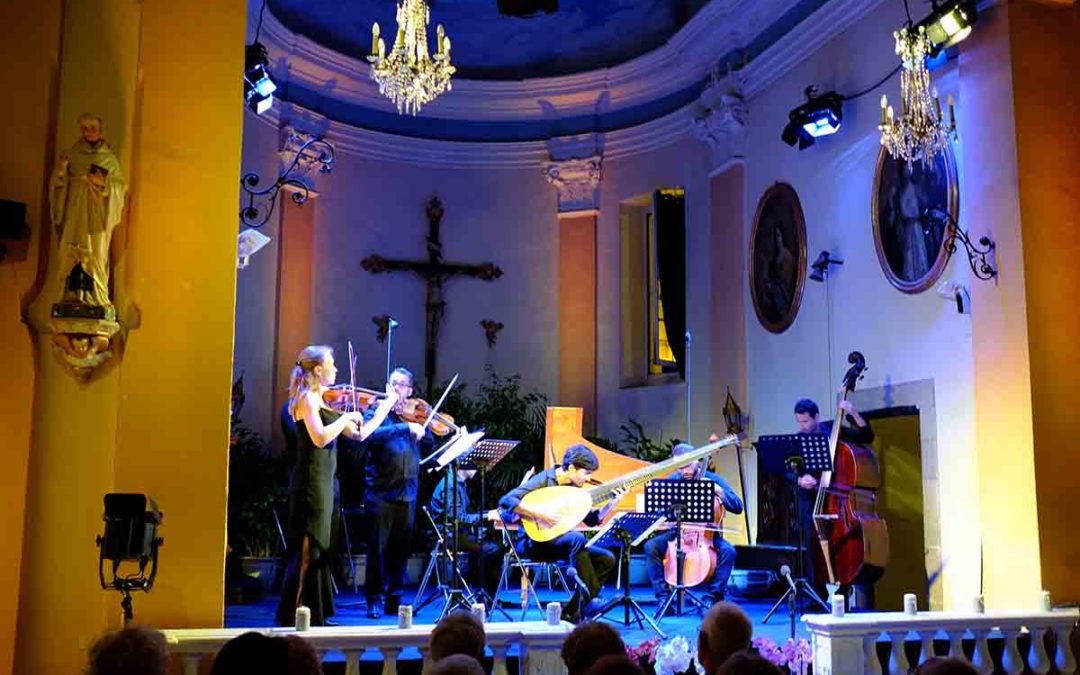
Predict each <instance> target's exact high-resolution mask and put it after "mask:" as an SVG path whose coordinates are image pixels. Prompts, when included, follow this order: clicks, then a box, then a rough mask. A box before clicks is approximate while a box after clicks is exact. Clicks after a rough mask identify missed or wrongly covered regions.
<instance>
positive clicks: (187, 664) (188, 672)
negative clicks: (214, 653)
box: [182, 654, 206, 675]
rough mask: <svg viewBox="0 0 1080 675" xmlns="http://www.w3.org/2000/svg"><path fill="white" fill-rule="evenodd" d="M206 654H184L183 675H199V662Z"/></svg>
mask: <svg viewBox="0 0 1080 675" xmlns="http://www.w3.org/2000/svg"><path fill="white" fill-rule="evenodd" d="M204 656H206V654H184V656H183V659H182V661H183V662H184V675H199V661H201V660H202V657H204Z"/></svg>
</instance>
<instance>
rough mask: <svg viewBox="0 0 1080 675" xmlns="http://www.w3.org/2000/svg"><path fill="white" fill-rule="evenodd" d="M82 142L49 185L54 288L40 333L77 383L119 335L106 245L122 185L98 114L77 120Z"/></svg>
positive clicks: (119, 212) (65, 156)
mask: <svg viewBox="0 0 1080 675" xmlns="http://www.w3.org/2000/svg"><path fill="white" fill-rule="evenodd" d="M78 123H79V132H80V136H81V137H80V138H79V140H78V141H76V142H75V144H74V145H72V146H71V147H70V148H69V149H68V150H66V151H64V152H62V153H61V154H60V157H59V158H58V160H57V163H56V168H55V169H54V171H53V174H52V178H51V179H50V181H49V208H50V214H51V220H52V225H53V227H54V229H55V234H56V241H57V245H56V247H55V248H54V249H53V251H52V254H53V256H54V261H53V264H52V265H50V267H51V268H52V270H54V272H53V274H55V275H56V277H55V278H54V279H52V280H51V281H52V284H51V285H50V286H48V287H47V288H53V289H57V295H56V296H55V302H54V303H53V305H52V309H51V312H50V320H49V322H48V325H47V328H46V330H47V331H48V332H51V333H52V335H53V339H52V343H53V348H54V351H55V352H56V354H57V355H58V356H59V357H60V359H61V361H63V363H64V364H65V365H66V366H67V367H68V369H69V370H70V371H71V372H72V374H74V375H75V377H77V378H78V379H80V380H85V379H87V378H88V377H89V376H90V375H91V374H92V373H93V372H94V370H96V369H97V368H98V366H100V365H102V364H103V363H105V362H106V361H108V360H109V358H111V357H112V355H113V351H112V347H113V346H114V345H113V338H114V336H116V335H117V333H118V332H119V331H120V323H119V322H118V320H117V312H116V308H115V307H114V306H113V302H112V297H111V295H110V282H109V277H110V273H111V269H112V265H111V260H110V255H109V251H110V245H111V242H112V235H113V231H114V230H115V229H116V227H117V225H119V224H120V221H121V219H122V217H123V212H124V201H125V198H126V196H127V184H126V183H125V182H124V174H123V171H122V170H121V168H120V162H119V161H118V160H117V158H116V155H115V154H114V153H113V151H112V148H110V147H109V144H108V142H106V140H105V137H104V136H103V134H102V126H103V125H102V120H101V117H99V116H98V115H94V114H90V113H85V114H83V115H81V116H79V120H78Z"/></svg>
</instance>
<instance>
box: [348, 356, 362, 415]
mask: <svg viewBox="0 0 1080 675" xmlns="http://www.w3.org/2000/svg"><path fill="white" fill-rule="evenodd" d="M349 391H350V393H352V411H353V412H356V411H357V410H359V409H360V403H359V401H358V400H357V398H356V352H354V351H353V346H352V340H349Z"/></svg>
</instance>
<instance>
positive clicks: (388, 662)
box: [379, 647, 401, 675]
mask: <svg viewBox="0 0 1080 675" xmlns="http://www.w3.org/2000/svg"><path fill="white" fill-rule="evenodd" d="M379 651H380V652H382V655H383V666H382V675H397V657H398V654H400V653H401V647H379Z"/></svg>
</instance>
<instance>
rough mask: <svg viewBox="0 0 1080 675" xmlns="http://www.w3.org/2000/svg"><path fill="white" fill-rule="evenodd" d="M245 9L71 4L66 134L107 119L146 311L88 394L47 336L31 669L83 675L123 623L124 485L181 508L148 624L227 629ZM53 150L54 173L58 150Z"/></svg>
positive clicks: (63, 90)
mask: <svg viewBox="0 0 1080 675" xmlns="http://www.w3.org/2000/svg"><path fill="white" fill-rule="evenodd" d="M46 6H47V3H45V4H41V3H39V4H38V5H35V6H34V9H33V10H31V11H28V12H27V13H28V14H33V13H34V12H37V11H41V12H44V11H45V7H46ZM245 11H246V6H245V4H244V3H243V2H239V1H238V0H230V1H229V2H221V1H220V0H192V1H190V2H185V3H171V2H165V1H164V0H143V1H142V2H138V1H136V0H123V1H117V0H93V1H91V0H86V1H82V0H80V2H78V3H68V4H67V5H66V7H65V16H64V30H63V36H64V51H63V57H62V67H61V70H60V87H59V96H58V98H57V99H56V102H54V103H52V106H53V108H54V109H56V110H58V113H57V115H56V121H55V127H56V128H55V137H56V138H57V143H58V145H59V147H67V146H69V145H70V144H71V143H72V141H73V140H74V139H75V138H76V137H77V129H76V127H75V117H76V116H77V115H78V113H80V112H83V111H94V112H99V113H101V114H102V115H103V116H104V117H105V124H106V127H105V131H106V137H107V138H108V139H109V140H110V142H111V144H112V145H113V148H114V150H115V151H116V152H117V154H118V156H119V157H120V159H121V162H122V165H123V168H124V172H125V174H126V176H127V178H128V182H129V192H128V210H127V217H126V219H125V223H124V225H122V226H121V228H119V229H118V230H117V232H116V234H115V235H114V242H113V243H114V246H113V249H114V263H115V265H116V269H115V271H114V284H115V286H116V291H115V293H114V300H115V301H116V303H117V306H118V309H119V311H120V314H121V320H122V321H128V322H131V321H132V320H133V319H134V318H135V317H136V314H135V312H134V311H133V310H132V309H131V306H130V305H129V303H128V300H130V302H131V303H134V305H135V306H137V307H138V310H139V313H140V318H141V321H140V322H139V325H138V327H137V328H135V329H134V330H133V331H132V332H131V333H130V334H129V336H128V338H127V341H126V345H125V347H124V350H123V354H122V357H121V359H120V360H119V361H117V362H115V364H114V365H113V366H112V367H107V368H104V369H103V370H102V372H101V373H99V375H98V376H97V377H96V378H95V379H94V380H93V381H91V382H90V383H88V384H86V385H79V384H77V383H75V381H74V380H73V379H72V378H71V377H70V376H68V374H67V373H66V372H65V371H64V370H63V369H62V367H61V366H60V365H59V363H58V362H57V360H56V359H55V358H53V356H52V355H51V353H50V351H49V349H48V342H47V336H46V337H42V338H39V344H38V354H37V358H36V363H34V370H35V372H36V391H35V399H34V410H33V419H34V422H33V424H34V426H33V436H32V450H31V453H30V464H29V478H28V481H27V485H28V487H27V490H26V512H27V514H28V515H27V518H26V536H25V538H24V541H25V544H24V554H23V557H22V576H21V588H20V589H19V590H20V592H19V610H20V615H19V631H18V640H17V645H16V657H15V672H16V673H31V672H32V673H72V672H78V671H79V670H80V669H81V667H82V665H83V664H84V662H85V653H84V649H85V647H86V646H88V644H89V643H90V641H92V640H93V639H94V638H95V637H96V636H97V635H98V634H100V633H101V632H102V631H103V630H104V629H105V628H107V627H109V626H115V625H118V623H119V610H118V606H119V605H118V603H119V596H118V594H116V593H105V592H103V591H102V590H101V589H100V588H99V587H98V583H97V578H96V566H97V565H96V562H97V552H96V549H95V546H94V536H95V535H96V534H97V533H98V532H100V530H101V512H102V502H101V498H102V495H103V494H105V493H106V492H110V491H137V492H144V493H146V494H149V495H151V496H153V497H154V498H155V499H156V500H157V502H158V505H159V506H160V508H161V509H162V511H163V512H164V513H165V522H164V526H163V528H162V530H161V531H160V534H161V535H162V536H163V537H164V538H165V547H164V548H163V549H162V556H161V571H160V574H159V576H158V579H157V583H156V585H155V588H154V590H153V591H152V592H151V593H150V594H149V595H148V596H137V597H136V599H135V616H136V620H137V621H139V622H143V623H149V624H152V625H157V626H180V625H185V626H218V625H220V624H221V619H222V604H223V603H222V596H223V579H222V569H223V562H224V546H225V513H226V508H225V500H226V485H227V466H226V461H227V452H228V436H229V427H228V405H229V386H230V379H231V361H232V336H233V309H234V297H235V278H236V277H235V274H236V272H235V269H236V218H237V215H236V214H237V181H238V177H239V169H240V143H241V121H242V110H243V109H242V103H241V100H242V99H241V93H242V81H241V75H242V72H243V48H244V30H245V22H246V14H245ZM5 30H6V28H5ZM44 58H45V56H44V55H41V56H35V57H33V60H34V61H35V63H36V61H37V60H44ZM5 67H7V66H5ZM41 152H42V153H43V154H44V155H47V156H49V157H50V159H48V160H41V161H39V164H40V163H41V162H42V161H44V162H45V163H47V164H48V167H46V168H51V165H52V159H51V156H52V154H53V149H50V150H49V151H48V152H47V153H46V152H44V150H41ZM44 179H45V173H44V171H42V170H41V169H39V170H38V177H37V180H38V181H39V182H41V183H43V182H44ZM4 292H5V293H7V288H6V287H4ZM52 300H53V298H51V297H45V298H43V299H42V300H41V301H39V302H38V303H36V305H35V307H34V309H35V310H36V311H35V312H31V315H32V317H38V318H40V312H41V311H42V310H43V309H44V311H47V309H48V304H49V303H51V302H52ZM24 363H27V364H28V363H31V361H24Z"/></svg>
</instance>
